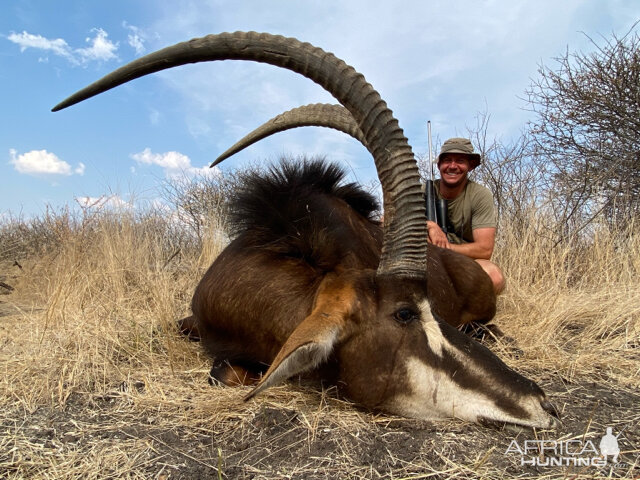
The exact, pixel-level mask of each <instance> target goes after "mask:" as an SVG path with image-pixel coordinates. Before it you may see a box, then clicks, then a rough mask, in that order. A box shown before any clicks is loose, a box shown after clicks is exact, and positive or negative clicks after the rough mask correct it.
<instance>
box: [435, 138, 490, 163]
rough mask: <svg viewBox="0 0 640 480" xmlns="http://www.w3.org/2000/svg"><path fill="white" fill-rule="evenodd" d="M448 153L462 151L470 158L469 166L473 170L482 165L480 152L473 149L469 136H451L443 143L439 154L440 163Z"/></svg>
mask: <svg viewBox="0 0 640 480" xmlns="http://www.w3.org/2000/svg"><path fill="white" fill-rule="evenodd" d="M447 153H462V154H464V155H466V156H467V157H468V158H469V167H470V168H471V170H473V169H474V168H476V167H477V166H478V165H480V154H479V153H475V152H474V151H473V145H472V144H471V140H469V139H468V138H457V137H456V138H450V139H449V140H447V141H446V142H444V143H443V144H442V148H441V149H440V154H439V155H438V163H440V159H441V158H442V156H443V155H446V154H447Z"/></svg>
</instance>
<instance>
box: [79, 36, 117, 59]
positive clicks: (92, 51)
mask: <svg viewBox="0 0 640 480" xmlns="http://www.w3.org/2000/svg"><path fill="white" fill-rule="evenodd" d="M92 32H96V36H95V37H93V38H89V37H87V38H86V40H85V41H86V42H87V43H89V44H90V45H91V46H90V47H87V48H78V49H77V50H76V53H77V54H78V55H79V56H80V59H81V61H82V62H83V63H86V62H89V61H91V60H98V61H107V60H114V59H116V58H118V56H117V55H116V54H115V52H116V50H118V43H113V42H111V41H110V40H109V39H108V38H107V37H108V36H109V34H108V33H107V32H105V31H104V30H103V29H101V28H94V29H93V30H92Z"/></svg>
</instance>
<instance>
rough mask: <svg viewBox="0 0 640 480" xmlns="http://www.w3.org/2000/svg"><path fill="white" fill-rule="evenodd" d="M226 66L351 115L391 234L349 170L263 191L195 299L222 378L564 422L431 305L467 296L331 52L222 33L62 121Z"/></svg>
mask: <svg viewBox="0 0 640 480" xmlns="http://www.w3.org/2000/svg"><path fill="white" fill-rule="evenodd" d="M226 59H236V60H239V59H243V60H253V61H258V62H265V63H270V64H272V65H276V66H280V67H284V68H288V69H290V70H292V71H295V72H298V73H300V74H302V75H304V76H306V77H307V78H310V79H311V80H313V81H315V82H316V83H319V84H320V85H322V86H323V87H324V88H325V89H327V90H328V91H329V92H330V93H331V94H332V95H333V96H334V97H335V98H336V99H337V100H338V101H339V102H340V103H341V104H342V105H344V106H345V107H346V108H347V109H348V110H349V113H350V114H351V115H352V117H353V118H354V119H355V120H356V122H357V125H358V126H359V129H360V131H361V132H362V134H363V137H364V139H365V141H366V145H368V146H369V148H370V151H371V152H372V154H373V157H374V162H375V165H376V169H377V172H378V177H379V179H380V183H381V185H382V191H383V204H384V215H385V222H384V226H383V229H382V241H381V242H380V241H379V236H380V228H379V226H378V225H377V224H376V223H375V222H374V221H373V220H372V219H371V218H370V217H371V212H372V211H373V210H374V208H375V203H374V202H373V199H372V198H371V197H369V196H367V195H366V194H363V192H362V190H361V189H359V188H357V187H356V186H354V185H343V184H342V183H341V178H342V174H341V172H340V171H339V169H337V168H336V167H334V166H332V165H328V164H326V163H323V162H305V163H303V164H302V165H297V166H296V165H291V164H284V165H283V166H281V167H279V168H273V169H272V170H271V172H270V174H268V175H266V176H252V177H250V178H248V179H247V181H246V183H245V187H244V188H243V189H242V191H240V192H238V195H237V199H236V201H235V206H234V208H235V221H236V222H235V225H236V232H235V238H234V240H233V241H232V242H231V243H230V244H229V246H228V247H227V248H226V249H225V250H224V251H223V252H222V253H221V254H220V255H219V256H218V258H217V259H216V260H215V262H214V263H213V264H212V265H211V267H210V268H209V270H208V271H207V273H206V274H205V276H204V277H203V279H202V280H201V281H200V283H199V285H198V286H197V288H196V291H195V294H194V297H193V301H192V311H193V316H192V317H191V319H190V321H191V322H193V323H194V324H195V325H196V326H197V328H198V331H199V333H200V334H201V335H202V339H203V341H204V344H205V345H206V346H207V348H208V349H209V351H210V352H211V354H212V355H213V356H214V358H215V363H214V369H213V371H212V373H213V374H214V375H215V376H217V377H218V378H220V379H223V380H224V379H228V378H229V377H230V376H231V375H232V374H233V375H235V374H239V375H241V376H244V374H245V373H248V374H249V375H250V376H257V375H259V374H260V373H261V371H263V370H264V369H265V368H266V366H267V365H270V366H269V367H268V369H266V372H265V373H264V375H263V376H262V377H261V379H260V381H259V382H258V384H257V385H256V386H255V387H254V388H253V390H251V392H250V393H249V394H248V396H247V398H250V397H253V396H254V395H255V394H257V393H259V392H260V391H262V390H264V389H266V388H268V387H270V386H273V385H276V384H278V383H281V382H283V381H284V380H285V379H287V378H289V377H291V376H292V375H296V374H298V373H301V372H304V371H308V370H314V369H317V368H323V369H325V370H326V371H327V375H328V376H329V377H328V378H330V379H331V380H332V381H335V382H336V384H337V385H338V386H339V387H340V388H341V389H342V390H343V391H344V392H345V394H346V395H347V396H348V397H350V398H351V399H353V400H354V401H356V402H358V403H360V404H362V405H364V406H366V407H368V408H372V409H380V410H384V411H388V412H392V413H397V414H400V415H405V416H410V417H416V418H442V417H451V416H453V417H458V418H462V419H467V420H470V421H476V422H489V423H494V422H498V423H513V424H518V425H526V426H532V427H550V426H553V425H554V424H555V423H556V413H555V409H554V408H553V406H552V405H551V404H550V403H549V402H548V401H547V400H546V398H545V395H544V393H543V392H542V390H541V389H540V388H539V387H538V386H537V385H536V384H535V383H534V382H532V381H530V380H528V379H526V378H524V377H522V376H521V375H519V374H517V373H516V372H514V371H513V370H511V369H509V368H508V367H507V366H506V365H505V364H504V363H503V362H502V361H500V359H498V358H497V357H496V356H495V355H493V354H492V353H491V352H490V351H489V350H488V349H486V348H485V347H483V346H482V345H480V344H478V343H477V342H475V341H473V340H471V339H469V338H468V337H466V336H464V335H463V334H461V333H460V332H458V331H457V330H456V329H455V328H454V327H452V326H451V325H449V324H448V323H447V322H445V321H444V320H442V319H441V318H439V317H438V316H434V315H433V314H432V308H433V305H432V301H433V303H434V304H435V303H436V301H435V300H432V299H437V298H440V297H439V295H442V297H443V298H444V301H445V303H446V298H445V296H446V295H449V294H451V292H452V291H454V290H453V289H452V286H451V285H450V284H448V283H447V281H448V280H447V276H446V275H443V276H440V277H438V276H437V269H434V268H432V263H433V260H431V259H433V258H434V257H435V256H431V257H429V256H428V254H427V243H426V241H425V239H426V238H427V231H426V222H425V213H424V206H423V200H422V193H421V189H420V181H419V175H418V169H417V166H416V162H415V160H414V157H413V153H412V151H411V147H410V146H409V144H408V142H407V139H406V138H405V137H404V135H403V133H402V130H401V129H400V128H399V126H398V122H397V121H396V120H395V119H394V117H393V115H392V113H391V111H390V110H389V108H388V107H387V105H386V104H385V102H384V101H382V99H381V98H380V96H379V95H378V93H377V92H376V91H375V90H374V89H373V87H372V86H371V85H369V84H368V83H367V82H366V81H365V79H364V77H363V76H362V75H361V74H359V73H357V72H356V71H355V70H354V69H353V68H352V67H349V66H348V65H346V64H345V63H344V62H343V61H341V60H339V59H338V58H336V57H335V56H333V55H332V54H330V53H326V52H324V51H323V50H321V49H318V48H316V47H313V46H312V45H310V44H306V43H301V42H299V41H298V40H296V39H292V38H285V37H281V36H273V35H269V34H258V33H254V32H250V33H240V32H236V33H223V34H219V35H209V36H207V37H203V38H197V39H194V40H191V41H189V42H184V43H179V44H177V45H174V46H171V47H168V48H165V49H163V50H160V51H158V52H155V53H152V54H150V55H147V56H145V57H142V58H139V59H137V60H135V61H134V62H131V63H130V64H128V65H125V66H123V67H121V68H119V69H118V70H116V71H114V72H113V73H111V74H109V75H107V76H106V77H104V78H103V79H101V80H99V81H97V82H96V83H94V84H92V85H90V86H88V87H86V88H85V89H83V90H81V91H79V92H78V93H76V94H74V95H72V96H71V97H69V98H68V99H67V100H65V101H64V102H62V103H61V104H59V105H58V106H56V107H55V108H54V111H55V110H60V109H62V108H65V107H68V106H70V105H72V104H74V103H77V102H79V101H82V100H84V99H87V98H89V97H91V96H94V95H96V94H99V93H101V92H104V91H106V90H109V89H110V88H113V87H115V86H117V85H120V84H122V83H125V82H128V81H129V80H132V79H134V78H137V77H140V76H143V75H146V74H149V73H152V72H156V71H159V70H162V69H165V68H170V67H173V66H177V65H183V64H186V63H194V62H200V61H210V60H226ZM265 212H268V213H265ZM380 245H381V246H380ZM439 258H440V259H442V258H444V257H442V256H441V257H439ZM443 263H444V261H443ZM458 276H459V277H463V275H458ZM440 282H442V283H440ZM428 283H433V286H431V287H429V288H430V289H432V294H431V296H430V297H431V299H430V298H429V295H428V291H427V284H428ZM439 291H441V292H442V293H441V294H440V293H437V292H439Z"/></svg>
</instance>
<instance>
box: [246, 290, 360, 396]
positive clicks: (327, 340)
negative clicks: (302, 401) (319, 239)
mask: <svg viewBox="0 0 640 480" xmlns="http://www.w3.org/2000/svg"><path fill="white" fill-rule="evenodd" d="M327 280H328V279H325V281H324V282H323V285H322V286H321V288H320V289H319V292H318V295H317V297H316V305H315V307H314V309H313V312H311V315H309V316H308V317H307V318H305V319H304V320H303V321H302V322H301V323H300V325H298V326H297V327H296V329H295V330H294V331H293V333H292V334H291V335H290V336H289V338H287V340H286V342H285V343H284V345H283V346H282V348H281V349H280V351H279V352H278V354H277V355H276V358H275V359H274V361H273V363H272V364H271V366H270V367H269V369H268V370H267V372H266V373H265V374H264V377H262V380H260V383H258V385H256V387H255V388H254V389H253V390H251V392H249V394H248V395H247V396H246V397H245V398H244V399H245V401H246V400H249V399H250V398H252V397H254V396H255V395H257V394H258V393H260V392H261V391H263V390H265V389H267V388H269V387H273V386H274V385H278V384H279V383H281V382H284V381H285V380H286V379H288V378H289V377H292V376H293V375H297V374H299V373H302V372H306V371H309V370H313V369H314V368H316V367H317V366H318V365H320V364H321V363H323V362H324V361H326V360H327V358H328V357H329V355H330V354H331V352H332V351H333V347H334V345H335V344H336V342H337V341H338V338H339V337H340V334H341V332H343V330H344V326H345V318H347V315H348V313H349V312H350V311H351V307H352V305H353V300H354V298H355V294H354V291H353V288H352V287H351V286H350V285H348V284H345V283H344V282H342V281H339V280H338V279H336V278H333V279H331V280H330V281H327Z"/></svg>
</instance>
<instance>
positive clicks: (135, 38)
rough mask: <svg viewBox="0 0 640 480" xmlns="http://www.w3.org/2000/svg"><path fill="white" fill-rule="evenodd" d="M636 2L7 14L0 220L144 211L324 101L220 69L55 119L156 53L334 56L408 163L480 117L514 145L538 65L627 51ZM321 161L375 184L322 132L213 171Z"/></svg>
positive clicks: (42, 6) (96, 8) (505, 0)
mask: <svg viewBox="0 0 640 480" xmlns="http://www.w3.org/2000/svg"><path fill="white" fill-rule="evenodd" d="M638 19H640V2H638V1H637V0H626V1H622V0H607V1H604V0H562V1H558V0H553V1H549V0H536V1H517V2H514V1H510V0H495V1H492V0H485V1H480V0H466V1H456V0H448V1H430V2H427V1H417V0H416V1H404V2H382V1H380V2H379V1H371V0H368V1H364V0H351V1H348V2H337V1H327V0H324V1H300V0H297V1H293V0H282V1H271V2H269V1H264V0H261V1H259V0H250V1H233V2H231V1H181V2H175V1H164V0H159V1H148V0H138V1H130V0H127V1H125V0H111V1H109V2H87V1H72V0H70V1H65V2H51V1H45V0H30V1H26V0H5V1H3V2H2V6H0V98H1V102H2V118H3V121H2V127H1V128H0V198H1V199H2V203H1V205H0V216H2V215H7V212H11V213H12V214H13V215H18V214H22V215H25V216H30V215H37V214H40V213H42V212H44V211H45V208H46V205H51V206H54V207H60V206H62V205H65V204H68V205H75V206H77V205H78V202H83V201H86V200H85V199H96V198H100V197H103V196H109V197H111V198H112V201H114V202H117V201H120V200H122V201H130V200H131V198H135V199H137V200H139V201H141V200H146V201H154V200H155V199H156V198H157V197H158V186H159V185H160V184H161V182H162V180H163V179H164V178H167V177H170V176H172V175H176V174H186V175H199V174H201V172H203V171H204V169H203V167H205V166H207V165H208V164H209V163H210V162H211V161H212V160H213V159H215V157H216V156H217V155H218V154H219V153H221V152H222V151H224V150H225V149H226V148H227V147H228V146H230V145H231V144H233V143H235V141H236V140H238V139H239V138H240V137H242V136H243V135H244V134H246V133H248V132H249V131H251V130H252V129H253V128H255V127H257V126H258V125H260V124H261V123H262V122H264V121H266V120H267V119H269V118H271V117H272V116H274V115H276V114H278V113H280V112H282V111H284V110H288V109H290V108H293V107H297V106H300V105H304V104H307V103H314V102H332V103H335V102H334V101H333V99H332V98H331V97H330V96H329V95H328V94H327V93H326V92H324V91H323V90H322V88H321V87H319V86H317V85H315V84H314V83H312V82H311V81H309V80H307V79H304V78H303V77H300V76H298V75H296V74H293V73H291V72H287V71H284V70H280V69H277V68H275V67H272V66H268V65H262V64H255V63H248V62H237V61H236V62H231V61H229V62H214V63H208V64H199V65H189V66H184V67H180V68H177V69H173V70H169V71H164V72H161V73H158V74H155V75H151V76H148V77H145V78H142V79H138V80H135V81H134V82H131V83H129V84H127V85H124V86H121V87H118V88H116V89H114V90H111V91H110V92H107V93H105V94H102V95H100V96H98V97H95V98H93V99H90V100H87V101H85V102H83V103H81V104H78V105H76V106H74V107H71V108H69V109H66V110H63V111H61V112H57V113H51V111H50V110H51V108H52V107H53V106H54V105H55V104H57V103H58V102H59V101H61V100H62V99H64V98H66V97H67V96H68V95H70V94H71V93H73V92H75V91H76V90H79V89H80V88H82V87H84V86H86V85H88V84H89V83H91V82H93V81H94V80H96V79H98V78H100V77H102V76H103V75H105V74H107V73H109V72H110V71H112V70H114V69H115V68H117V67H119V66H121V65H123V64H125V63H127V62H129V61H131V60H133V59H135V58H137V57H139V56H140V55H143V54H145V53H150V52H152V51H154V50H157V49H159V48H162V47H164V46H168V45H172V44H174V43H177V42H180V41H184V40H188V39H190V38H193V37H198V36H203V35H206V34H209V33H218V32H223V31H235V30H256V31H266V32H270V33H276V34H282V35H285V36H293V37H297V38H298V39H300V40H303V41H307V42H310V43H313V44H314V45H316V46H319V47H321V48H323V49H325V50H327V51H331V52H333V53H334V54H336V55H337V56H338V57H340V58H342V59H343V60H345V61H346V62H347V63H349V64H350V65H352V66H354V67H355V68H356V70H358V71H360V72H361V73H363V74H364V75H365V77H366V78H367V80H368V81H369V82H370V83H371V84H372V85H373V86H374V87H375V88H376V89H377V90H378V91H379V92H380V94H381V96H382V97H383V98H384V99H385V100H386V102H387V103H388V105H389V106H390V108H391V109H392V110H393V111H394V113H395V115H396V117H397V118H398V119H399V122H400V126H401V127H402V128H403V129H404V131H405V134H406V136H407V137H408V138H409V142H410V143H411V145H412V146H413V149H414V152H416V153H418V154H421V153H424V152H426V150H427V138H426V121H427V120H431V121H432V128H433V134H434V137H437V138H439V139H446V138H448V137H450V136H454V135H460V134H465V133H466V128H467V126H474V125H475V123H476V120H475V118H476V116H477V114H478V113H479V112H483V111H487V112H488V113H489V114H490V115H491V121H490V125H489V133H490V135H491V136H498V137H502V138H503V139H505V140H506V139H508V138H510V137H513V136H517V135H518V134H519V132H520V131H521V129H522V128H523V127H524V126H525V124H526V121H527V119H528V118H529V115H530V114H529V113H528V112H527V111H525V110H524V109H523V107H524V106H525V104H524V102H523V101H522V100H521V99H520V98H519V97H522V96H523V95H524V91H525V89H526V88H527V87H528V85H529V84H530V81H531V78H535V77H536V75H537V73H536V72H537V68H538V65H539V64H540V63H541V62H544V63H545V64H547V65H553V61H552V57H554V56H557V55H560V54H562V53H563V52H565V51H566V49H567V48H569V50H572V51H573V50H582V51H589V50H591V49H592V48H593V47H592V46H591V45H590V44H589V40H588V39H587V37H586V36H585V34H586V35H588V36H590V37H592V38H593V39H595V40H598V39H600V38H601V36H606V37H608V36H610V35H611V33H612V32H615V33H616V34H618V35H623V34H624V33H626V32H627V31H628V30H629V28H631V26H632V25H633V23H634V22H635V21H637V20H638ZM284 153H286V154H294V155H296V154H301V153H307V154H326V155H327V156H328V157H329V158H331V159H335V160H338V161H340V162H343V163H344V165H346V166H347V168H348V169H349V170H350V171H351V172H352V175H353V177H354V179H356V180H359V181H362V182H367V181H369V180H370V179H371V178H372V177H374V176H375V170H374V169H373V162H372V160H371V158H370V156H369V154H368V153H367V151H366V150H365V149H364V148H363V147H362V146H361V145H360V144H358V142H356V141H355V140H353V139H351V138H349V137H347V136H346V135H344V134H341V133H339V132H334V131H333V130H328V129H319V128H304V129H297V130H295V131H290V132H285V133H280V134H277V135H275V136H273V137H271V138H269V139H267V140H264V141H262V142H260V143H258V144H256V145H255V146H253V147H251V148H249V149H247V150H246V151H245V152H243V153H241V154H239V155H237V156H236V157H233V158H231V159H229V160H226V161H225V162H224V163H223V164H222V167H221V168H222V170H225V169H235V168H239V167H241V166H242V165H246V164H248V163H251V162H255V161H260V162H268V161H273V160H275V159H276V158H277V157H278V156H280V155H281V154H284Z"/></svg>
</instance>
